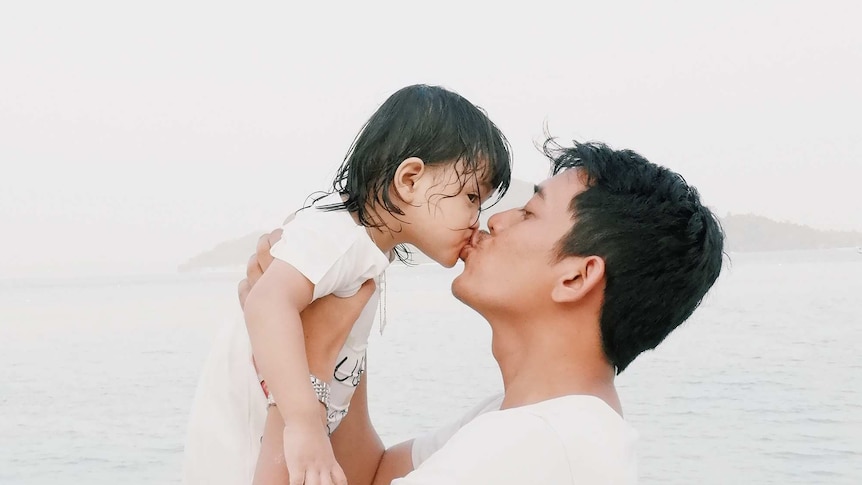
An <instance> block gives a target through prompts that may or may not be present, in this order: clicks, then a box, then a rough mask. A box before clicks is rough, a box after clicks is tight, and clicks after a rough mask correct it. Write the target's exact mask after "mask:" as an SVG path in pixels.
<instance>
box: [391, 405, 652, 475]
mask: <svg viewBox="0 0 862 485" xmlns="http://www.w3.org/2000/svg"><path fill="white" fill-rule="evenodd" d="M502 400H503V397H502V396H495V397H494V398H492V399H489V400H486V401H485V402H483V403H482V404H480V405H479V406H477V407H476V408H474V409H473V410H472V411H471V412H470V413H468V414H467V415H466V416H465V417H464V418H462V419H461V420H459V421H456V422H455V423H453V424H452V425H450V426H447V427H444V428H441V429H440V430H438V431H435V432H433V433H430V434H428V435H426V436H423V437H421V438H418V439H416V440H415V441H414V442H413V465H414V468H415V470H414V471H413V472H411V473H410V474H408V475H407V476H406V477H404V478H401V479H398V480H395V481H393V482H392V485H432V484H433V485H442V484H447V485H448V484H452V485H455V484H486V483H487V484H497V485H506V484H513V485H514V484H525V483H527V484H555V485H556V484H590V485H593V484H633V483H637V460H636V457H635V451H634V444H635V441H636V440H637V432H636V431H635V430H634V429H633V428H632V427H631V426H629V424H628V423H626V422H625V420H624V419H623V418H622V417H621V416H620V415H619V414H617V413H616V412H615V411H614V410H613V409H611V407H610V406H608V405H607V404H606V403H605V402H604V401H602V400H601V399H599V398H596V397H594V396H584V395H573V396H564V397H559V398H556V399H550V400H547V401H543V402H540V403H536V404H531V405H529V406H522V407H517V408H511V409H506V410H500V404H501V403H502Z"/></svg>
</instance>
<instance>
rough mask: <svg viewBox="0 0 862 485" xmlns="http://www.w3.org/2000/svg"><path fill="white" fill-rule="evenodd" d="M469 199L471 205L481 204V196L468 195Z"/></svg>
mask: <svg viewBox="0 0 862 485" xmlns="http://www.w3.org/2000/svg"><path fill="white" fill-rule="evenodd" d="M467 198H468V199H469V200H470V203H471V204H476V203H478V202H479V194H467Z"/></svg>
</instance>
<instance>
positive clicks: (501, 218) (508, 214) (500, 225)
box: [488, 209, 518, 234]
mask: <svg viewBox="0 0 862 485" xmlns="http://www.w3.org/2000/svg"><path fill="white" fill-rule="evenodd" d="M517 211H518V209H509V210H507V211H503V212H498V213H496V214H494V215H493V216H491V218H490V219H488V231H490V232H491V234H494V233H495V232H497V231H500V230H502V229H504V228H505V227H506V226H507V225H508V223H507V221H510V220H511V219H512V216H513V214H515V212H517Z"/></svg>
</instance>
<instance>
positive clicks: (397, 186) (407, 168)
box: [392, 157, 426, 204]
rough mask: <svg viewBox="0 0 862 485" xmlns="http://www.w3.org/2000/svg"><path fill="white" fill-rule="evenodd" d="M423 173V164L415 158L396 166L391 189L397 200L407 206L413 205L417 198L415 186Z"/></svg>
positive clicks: (419, 159)
mask: <svg viewBox="0 0 862 485" xmlns="http://www.w3.org/2000/svg"><path fill="white" fill-rule="evenodd" d="M425 171H426V170H425V162H423V161H422V159H421V158H417V157H410V158H407V159H405V160H404V161H403V162H401V164H400V165H398V168H397V169H396V170H395V177H394V178H393V180H392V188H393V189H394V190H395V194H396V195H397V196H398V198H399V199H401V200H403V201H404V202H406V203H408V204H412V203H413V201H414V199H415V198H416V196H417V193H416V192H417V191H416V188H417V184H418V182H419V179H421V178H422V175H424V174H425Z"/></svg>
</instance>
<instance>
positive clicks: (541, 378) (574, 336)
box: [492, 315, 622, 414]
mask: <svg viewBox="0 0 862 485" xmlns="http://www.w3.org/2000/svg"><path fill="white" fill-rule="evenodd" d="M568 317H569V318H568V319H566V321H558V322H555V321H553V318H542V319H537V318H530V320H531V321H530V322H523V321H522V322H495V325H493V326H492V328H493V331H494V335H493V344H492V347H493V352H494V357H495V359H497V363H498V364H499V366H500V371H501V372H502V375H503V386H504V388H505V393H506V395H505V398H504V399H503V405H502V408H503V409H506V408H512V407H518V406H525V405H528V404H534V403H537V402H541V401H546V400H548V399H554V398H557V397H562V396H568V395H591V396H595V397H598V398H599V399H602V400H603V401H605V402H606V403H607V404H608V405H609V406H610V407H611V408H613V409H615V410H616V411H617V412H618V413H620V414H622V409H621V406H620V402H619V397H618V395H617V392H616V388H615V387H614V370H613V366H611V365H610V364H609V363H608V362H607V360H606V359H605V356H604V353H603V351H602V348H601V338H600V336H599V335H598V323H597V322H596V324H595V325H592V326H591V325H582V326H581V327H580V328H578V327H575V326H574V325H573V324H572V321H571V316H570V315H569V316H568ZM533 320H535V321H533Z"/></svg>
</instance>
